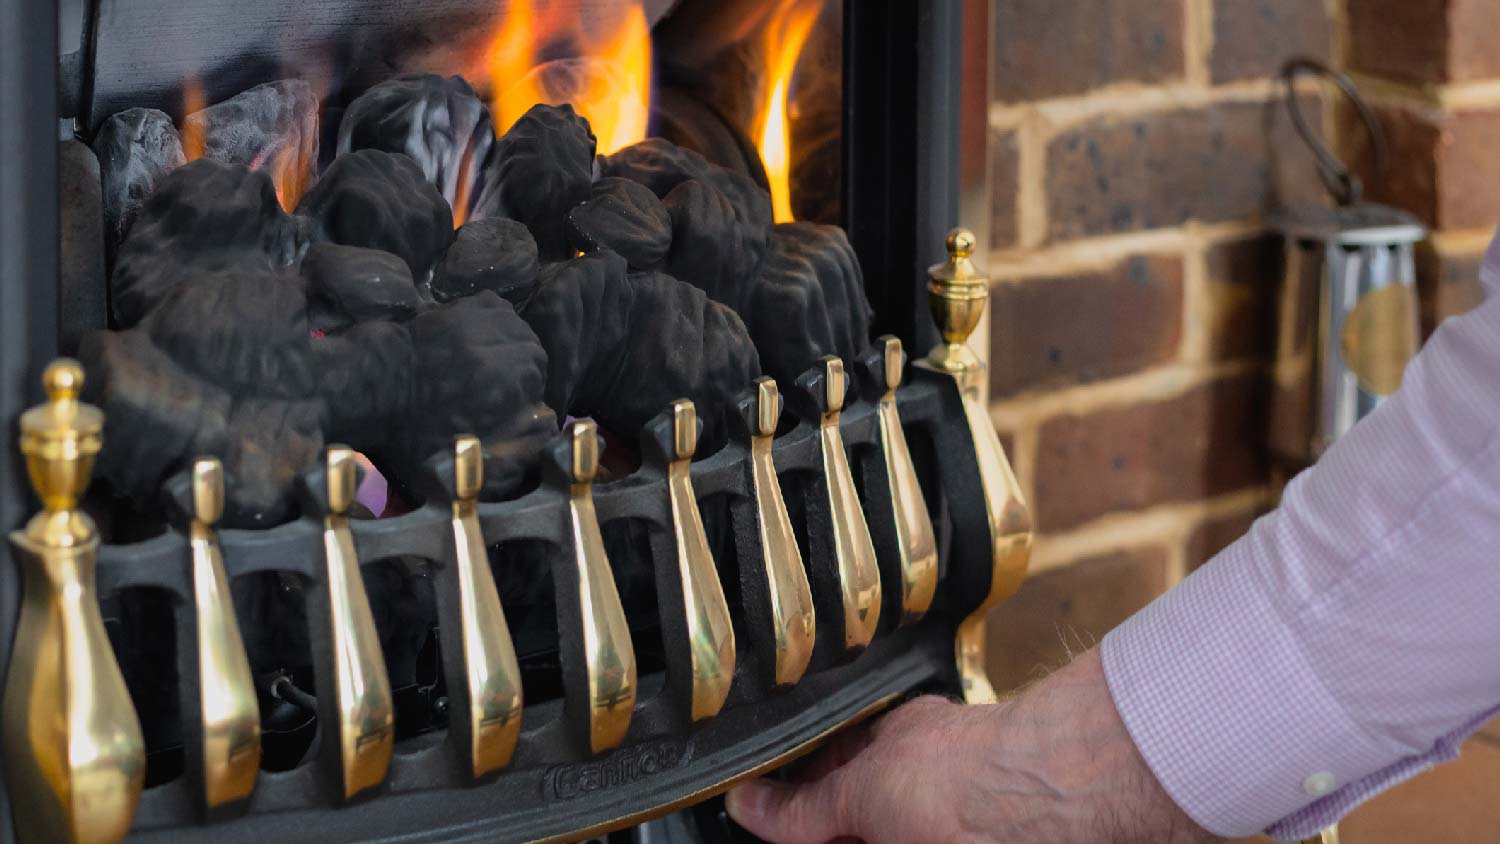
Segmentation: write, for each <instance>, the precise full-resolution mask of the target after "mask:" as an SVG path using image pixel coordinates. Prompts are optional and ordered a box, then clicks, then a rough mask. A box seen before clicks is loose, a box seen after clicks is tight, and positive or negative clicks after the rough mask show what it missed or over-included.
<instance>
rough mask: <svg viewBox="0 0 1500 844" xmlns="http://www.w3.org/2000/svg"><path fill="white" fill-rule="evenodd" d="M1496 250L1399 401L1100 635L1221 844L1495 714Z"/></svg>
mask: <svg viewBox="0 0 1500 844" xmlns="http://www.w3.org/2000/svg"><path fill="white" fill-rule="evenodd" d="M1497 280H1500V252H1497V251H1496V249H1495V248H1494V247H1492V254H1491V256H1490V258H1489V259H1487V261H1486V270H1485V276H1484V282H1485V285H1486V286H1487V287H1488V288H1490V290H1489V293H1488V298H1487V301H1486V302H1485V304H1483V305H1482V306H1481V307H1480V308H1478V309H1476V310H1475V311H1474V312H1472V313H1470V314H1469V315H1467V316H1465V317H1462V318H1460V319H1456V320H1450V321H1449V322H1447V323H1445V324H1444V326H1443V327H1442V328H1441V329H1440V330H1439V331H1438V332H1437V334H1435V335H1434V337H1433V338H1432V340H1431V341H1429V343H1428V345H1427V347H1426V348H1425V349H1424V350H1423V352H1422V353H1421V354H1420V355H1419V356H1418V358H1417V360H1416V361H1415V362H1414V363H1413V364H1412V366H1411V367H1410V368H1408V370H1407V373H1406V377H1405V379H1404V381H1403V384H1402V387H1401V390H1400V391H1399V392H1398V393H1397V394H1396V395H1394V396H1392V397H1391V398H1390V399H1388V400H1387V401H1386V402H1384V403H1383V404H1382V405H1381V406H1380V407H1379V408H1378V409H1377V410H1376V411H1375V413H1374V414H1372V415H1371V416H1370V417H1369V418H1367V419H1366V420H1364V421H1363V422H1361V423H1360V424H1359V425H1357V426H1356V427H1355V428H1354V430H1353V431H1351V432H1350V433H1349V434H1347V435H1346V436H1345V437H1344V438H1343V439H1341V440H1340V441H1339V442H1338V443H1336V444H1335V445H1334V446H1333V448H1332V449H1330V450H1329V452H1328V453H1327V454H1325V455H1324V457H1323V459H1322V460H1320V461H1319V462H1318V464H1317V465H1316V466H1314V467H1313V468H1312V469H1310V470H1308V471H1307V472H1304V473H1303V474H1302V475H1300V476H1299V477H1298V478H1296V479H1295V480H1294V481H1293V482H1292V484H1290V485H1289V486H1288V488H1287V490H1286V493H1285V495H1284V497H1283V501H1282V506H1281V507H1280V508H1279V509H1278V510H1277V511H1275V512H1273V513H1271V514H1270V515H1268V516H1266V517H1265V518H1263V519H1261V520H1260V521H1259V522H1257V523H1256V525H1255V526H1254V528H1252V530H1251V532H1250V533H1249V534H1248V535H1247V536H1245V537H1244V538H1242V539H1241V540H1240V541H1238V542H1236V543H1235V544H1233V545H1231V546H1230V547H1229V548H1228V549H1226V550H1225V551H1224V552H1223V553H1222V554H1220V555H1219V556H1218V557H1217V558H1215V559H1214V560H1212V561H1211V562H1209V563H1208V564H1207V565H1205V566H1204V567H1203V568H1202V569H1200V570H1199V571H1198V572H1196V573H1195V574H1194V575H1193V576H1192V577H1190V578H1188V580H1186V581H1185V582H1184V583H1182V584H1181V585H1179V586H1178V587H1177V588H1175V589H1173V590H1171V591H1170V592H1169V593H1167V594H1166V595H1164V596H1162V597H1161V598H1160V599H1159V600H1158V601H1157V602H1155V603H1153V604H1152V605H1151V606H1150V607H1148V608H1147V609H1146V610H1145V611H1143V612H1142V613H1140V614H1138V615H1137V616H1136V617H1134V618H1132V619H1131V620H1129V621H1127V622H1126V623H1125V624H1124V625H1123V626H1122V627H1121V628H1119V629H1117V630H1116V631H1114V632H1113V633H1111V634H1110V635H1109V636H1108V637H1106V639H1105V642H1104V646H1103V656H1104V666H1105V671H1106V674H1107V675H1108V678H1109V681H1110V685H1111V688H1112V690H1113V693H1114V698H1115V701H1116V703H1117V705H1118V707H1119V709H1120V711H1121V713H1122V715H1123V717H1124V721H1125V723H1126V725H1127V727H1128V728H1129V729H1130V732H1131V734H1132V736H1133V737H1134V738H1135V740H1136V742H1137V744H1138V745H1139V746H1140V748H1141V750H1142V753H1143V755H1144V756H1145V758H1146V760H1147V762H1148V763H1149V764H1150V766H1151V767H1152V769H1153V771H1154V772H1155V773H1156V774H1157V775H1158V777H1159V778H1160V779H1161V781H1162V782H1163V784H1164V786H1165V787H1166V789H1167V790H1168V792H1169V793H1170V794H1171V795H1172V796H1173V797H1174V799H1175V800H1176V801H1177V802H1178V803H1179V804H1180V805H1182V806H1183V808H1184V809H1186V810H1187V811H1188V813H1189V814H1191V815H1192V816H1193V817H1194V818H1195V819H1196V820H1197V821H1198V822H1199V823H1201V824H1203V825H1204V826H1206V827H1208V828H1209V829H1212V830H1214V831H1215V832H1218V833H1221V834H1225V835H1240V834H1245V833H1249V832H1252V831H1257V830H1260V829H1264V828H1266V827H1268V826H1273V827H1274V831H1275V832H1276V833H1277V834H1278V837H1294V836H1298V835H1303V834H1307V833H1310V832H1312V831H1313V830H1315V829H1316V828H1317V827H1318V826H1320V825H1322V824H1325V823H1327V822H1329V821H1332V820H1334V819H1336V818H1337V817H1338V816H1340V815H1341V814H1343V813H1344V812H1347V811H1348V810H1349V809H1350V808H1352V807H1353V806H1354V805H1356V804H1358V803H1359V802H1360V801H1361V800H1363V799H1365V798H1367V797H1369V796H1370V795H1372V794H1374V793H1376V792H1378V791H1379V790H1381V789H1382V788H1384V787H1387V786H1389V785H1390V784H1392V783H1393V782H1396V781H1399V780H1400V779H1402V778H1404V777H1406V776H1410V775H1411V774H1413V773H1415V772H1417V771H1419V770H1421V769H1422V768H1423V767H1426V766H1427V765H1430V764H1432V763H1433V762H1436V761H1441V760H1443V759H1446V758H1449V757H1451V756H1452V755H1453V754H1454V752H1455V750H1456V746H1457V743H1458V741H1459V740H1460V739H1461V738H1462V736H1463V735H1465V734H1466V731H1468V730H1471V729H1473V728H1474V727H1475V726H1477V725H1478V724H1479V723H1482V721H1483V719H1484V718H1485V717H1486V715H1487V714H1488V713H1489V712H1491V711H1493V709H1494V707H1495V706H1496V704H1500V660H1496V659H1495V654H1496V653H1497V652H1500V614H1497V613H1496V612H1495V611H1494V607H1495V606H1496V604H1497V602H1500V296H1497V295H1496V294H1495V288H1496V287H1497V283H1496V282H1497Z"/></svg>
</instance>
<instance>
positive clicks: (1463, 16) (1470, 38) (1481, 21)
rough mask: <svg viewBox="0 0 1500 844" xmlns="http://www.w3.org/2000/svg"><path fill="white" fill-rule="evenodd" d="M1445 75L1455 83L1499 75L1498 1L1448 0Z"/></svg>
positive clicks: (1499, 13) (1499, 30)
mask: <svg viewBox="0 0 1500 844" xmlns="http://www.w3.org/2000/svg"><path fill="white" fill-rule="evenodd" d="M1450 2H1451V3H1452V5H1451V7H1450V9H1449V12H1448V19H1449V20H1450V21H1451V22H1452V23H1451V25H1450V26H1449V30H1448V32H1449V43H1448V78H1449V79H1452V80H1453V81H1456V82H1467V81H1470V80H1476V79H1496V78H1500V50H1496V49H1495V34H1496V33H1500V3H1496V2H1495V0H1450Z"/></svg>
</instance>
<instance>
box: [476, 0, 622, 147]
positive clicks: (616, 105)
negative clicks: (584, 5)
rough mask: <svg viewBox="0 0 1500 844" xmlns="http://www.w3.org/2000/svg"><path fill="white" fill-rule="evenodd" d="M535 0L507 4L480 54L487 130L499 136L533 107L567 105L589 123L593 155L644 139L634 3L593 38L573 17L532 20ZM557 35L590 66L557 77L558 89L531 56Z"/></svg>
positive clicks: (536, 16) (534, 14)
mask: <svg viewBox="0 0 1500 844" xmlns="http://www.w3.org/2000/svg"><path fill="white" fill-rule="evenodd" d="M535 1H536V0H514V2H512V3H511V4H510V6H509V10H508V12H507V14H506V15H505V20H504V22H503V23H502V24H501V25H500V28H499V29H498V30H496V32H495V34H494V36H493V37H492V38H491V39H490V42H489V46H488V49H487V50H486V64H487V68H486V69H487V70H488V72H489V80H490V90H491V91H492V99H491V103H490V111H491V113H492V116H493V119H494V122H495V131H496V132H497V133H503V132H505V131H506V130H507V129H509V128H510V127H511V126H512V125H513V124H514V123H515V122H516V120H518V119H519V118H520V117H521V115H523V114H525V113H526V110H527V109H529V108H531V107H532V106H533V105H536V104H537V103H546V104H548V105H561V104H563V103H571V104H572V106H573V109H574V110H575V111H577V112H578V113H579V114H581V115H583V116H584V117H585V118H586V119H587V120H588V121H589V126H590V127H591V128H592V129H593V131H594V136H595V137H596V138H598V139H599V148H598V151H599V152H600V153H601V154H608V153H611V152H614V151H615V150H617V149H619V148H620V147H624V146H629V145H630V144H633V143H635V142H636V141H639V140H642V139H643V138H645V137H646V123H647V119H648V117H649V106H650V94H651V31H650V27H649V26H648V25H647V23H646V12H645V9H644V8H643V7H642V6H641V4H639V3H634V2H633V3H630V4H628V5H626V6H624V7H623V8H622V10H621V13H620V14H619V15H618V16H617V18H616V19H615V20H614V21H611V22H609V23H608V25H607V26H604V27H602V29H603V31H602V32H601V31H589V29H587V28H585V27H584V26H583V25H582V21H581V20H580V18H579V16H578V15H576V14H573V15H565V14H555V15H548V16H547V19H546V20H540V19H539V16H538V15H537V13H536V9H535V8H534V7H533V3H534V2H535ZM553 11H558V10H556V9H554V10H553ZM559 36H569V37H571V40H572V43H574V44H575V45H576V46H577V47H578V49H579V53H578V56H577V57H586V58H589V59H593V60H595V61H592V62H588V63H587V64H586V65H580V66H579V68H578V70H579V72H578V73H577V74H574V75H567V74H563V75H562V76H565V77H566V79H565V80H562V81H565V82H566V84H565V85H561V86H559V82H560V80H559V78H558V76H551V77H549V75H548V71H549V69H548V68H547V67H546V66H544V65H541V64H540V57H539V56H538V55H537V53H536V47H537V46H538V45H541V44H544V43H546V42H547V41H549V40H555V39H556V38H557V37H559ZM577 57H575V58H577ZM552 70H553V71H554V72H555V70H556V69H555V68H553V69H552ZM549 85H550V86H551V87H550V88H549Z"/></svg>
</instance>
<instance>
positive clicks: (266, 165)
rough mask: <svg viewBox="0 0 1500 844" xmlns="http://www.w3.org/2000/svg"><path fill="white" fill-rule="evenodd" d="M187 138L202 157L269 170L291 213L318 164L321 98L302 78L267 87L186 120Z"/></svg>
mask: <svg viewBox="0 0 1500 844" xmlns="http://www.w3.org/2000/svg"><path fill="white" fill-rule="evenodd" d="M183 134H184V135H185V136H187V137H188V138H190V139H192V145H195V146H201V150H200V151H201V154H202V156H203V157H204V158H211V159H213V160H215V161H222V162H224V163H226V164H243V165H245V166H246V167H249V168H250V169H252V170H264V171H266V172H267V173H268V174H270V176H271V179H272V182H273V183H274V184H275V185H276V191H277V194H278V195H279V196H280V199H281V204H282V205H284V206H286V207H287V208H291V207H293V206H295V205H296V204H297V201H298V200H300V199H301V198H302V194H304V193H306V192H307V188H308V186H309V185H311V184H312V181H313V176H314V171H315V168H316V167H317V164H318V98H317V97H315V96H313V92H312V88H311V87H310V86H309V85H308V84H307V83H306V82H303V81H302V80H300V79H283V80H280V81H278V82H267V83H266V84H264V85H257V86H255V87H254V88H251V89H250V90H248V91H244V92H242V93H240V94H237V95H235V96H234V97H231V98H230V99H228V100H225V101H224V102H222V103H217V104H215V105H211V106H209V107H208V108H205V109H203V110H202V111H199V112H195V113H193V114H190V115H188V116H187V119H186V120H185V121H184V126H183Z"/></svg>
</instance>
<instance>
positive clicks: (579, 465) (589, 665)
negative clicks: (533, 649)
mask: <svg viewBox="0 0 1500 844" xmlns="http://www.w3.org/2000/svg"><path fill="white" fill-rule="evenodd" d="M569 436H570V438H571V440H572V442H571V444H570V445H571V456H572V465H571V467H570V468H571V472H570V474H571V476H572V477H571V481H572V482H571V484H570V487H569V492H568V497H569V500H568V508H569V514H570V516H571V522H572V528H573V551H574V558H573V559H574V563H575V567H576V568H575V572H576V577H577V590H578V604H579V611H580V612H581V614H582V619H583V624H582V631H583V637H582V638H583V651H584V663H585V668H586V672H587V675H588V695H589V696H588V719H589V749H590V751H591V752H593V753H600V752H603V751H605V750H609V749H610V748H613V747H617V746H619V744H620V742H621V741H624V739H625V731H626V730H627V729H629V728H630V716H631V714H632V712H633V711H634V710H635V695H636V670H635V646H634V644H633V643H632V642H631V641H630V627H629V626H628V625H627V624H626V623H625V610H624V608H623V607H621V606H620V594H619V592H618V591H617V590H616V589H615V578H614V574H613V572H612V571H611V570H610V566H609V559H608V558H607V557H605V555H604V537H603V536H602V535H601V534H600V533H599V517H598V515H597V514H596V513H595V511H594V493H593V489H592V484H593V481H594V475H595V474H597V473H598V471H599V434H598V429H597V428H596V427H595V425H594V422H593V421H592V420H587V419H585V420H580V421H576V422H574V423H573V426H572V428H571V429H570V431H569Z"/></svg>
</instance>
